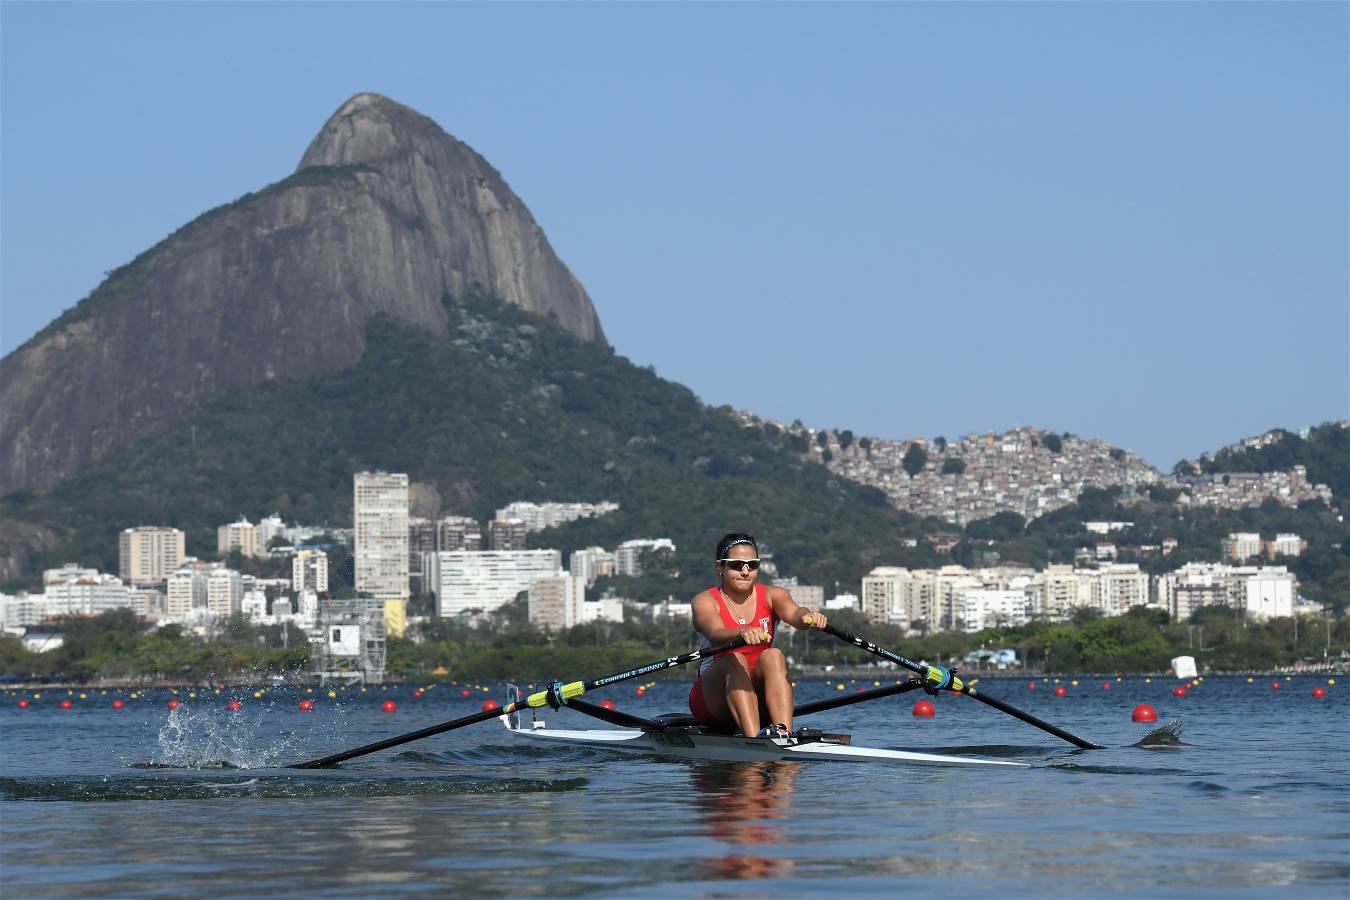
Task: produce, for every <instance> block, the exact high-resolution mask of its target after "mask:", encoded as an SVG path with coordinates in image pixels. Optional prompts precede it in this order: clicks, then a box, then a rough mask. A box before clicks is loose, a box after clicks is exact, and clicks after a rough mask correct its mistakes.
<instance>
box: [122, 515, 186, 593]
mask: <svg viewBox="0 0 1350 900" xmlns="http://www.w3.org/2000/svg"><path fill="white" fill-rule="evenodd" d="M186 555H187V554H186V545H185V542H184V539H183V532H182V531H180V530H178V529H177V528H161V527H159V526H157V525H141V526H138V527H136V528H127V529H124V530H123V531H122V533H121V534H119V535H118V536H117V563H118V565H117V574H118V575H120V576H121V578H122V581H123V582H125V583H126V584H131V585H145V584H161V583H163V582H164V581H165V579H167V578H168V577H169V573H171V572H173V571H174V570H175V569H177V568H178V567H179V566H181V565H182V564H183V560H184V558H185V557H186Z"/></svg>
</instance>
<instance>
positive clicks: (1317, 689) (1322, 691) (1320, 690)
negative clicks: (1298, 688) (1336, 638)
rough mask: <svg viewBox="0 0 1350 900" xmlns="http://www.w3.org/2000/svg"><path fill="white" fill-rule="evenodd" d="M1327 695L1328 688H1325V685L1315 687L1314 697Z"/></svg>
mask: <svg viewBox="0 0 1350 900" xmlns="http://www.w3.org/2000/svg"><path fill="white" fill-rule="evenodd" d="M1326 695H1327V689H1326V688H1324V687H1315V688H1313V696H1314V697H1318V698H1321V697H1325V696H1326Z"/></svg>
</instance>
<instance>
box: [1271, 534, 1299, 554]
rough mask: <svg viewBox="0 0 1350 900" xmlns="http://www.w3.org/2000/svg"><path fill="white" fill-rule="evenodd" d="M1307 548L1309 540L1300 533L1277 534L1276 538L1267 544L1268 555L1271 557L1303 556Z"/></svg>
mask: <svg viewBox="0 0 1350 900" xmlns="http://www.w3.org/2000/svg"><path fill="white" fill-rule="evenodd" d="M1307 549H1308V542H1307V541H1305V540H1304V539H1303V538H1301V537H1299V536H1298V535H1296V534H1277V535H1275V540H1273V541H1270V542H1268V543H1267V544H1266V556H1267V557H1268V558H1270V559H1274V558H1275V557H1277V556H1302V555H1303V551H1304V550H1307Z"/></svg>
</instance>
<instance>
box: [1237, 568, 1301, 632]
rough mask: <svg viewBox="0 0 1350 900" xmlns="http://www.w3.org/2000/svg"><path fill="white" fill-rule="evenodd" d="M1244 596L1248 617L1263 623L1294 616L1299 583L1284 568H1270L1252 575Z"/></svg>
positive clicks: (1246, 585)
mask: <svg viewBox="0 0 1350 900" xmlns="http://www.w3.org/2000/svg"><path fill="white" fill-rule="evenodd" d="M1243 587H1244V588H1245V590H1244V591H1243V594H1242V600H1243V605H1244V609H1245V610H1246V616H1247V618H1249V619H1252V620H1253V621H1258V622H1263V621H1265V620H1267V619H1278V618H1281V617H1287V616H1292V615H1293V614H1294V597H1295V595H1296V594H1297V590H1296V588H1297V581H1296V580H1295V578H1294V576H1293V574H1292V573H1291V572H1289V571H1288V570H1286V569H1285V568H1284V566H1270V567H1267V568H1263V569H1260V570H1259V571H1257V572H1256V573H1254V574H1252V575H1250V576H1248V577H1247V579H1246V583H1245V584H1244V585H1243Z"/></svg>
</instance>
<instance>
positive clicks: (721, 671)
mask: <svg viewBox="0 0 1350 900" xmlns="http://www.w3.org/2000/svg"><path fill="white" fill-rule="evenodd" d="M716 559H717V572H718V574H719V575H720V576H721V583H720V584H719V585H718V587H712V588H708V589H707V590H706V591H704V592H703V593H701V594H699V595H698V596H697V597H695V598H694V603H693V607H694V627H695V628H696V629H698V633H699V646H700V647H702V648H705V649H706V648H710V647H715V646H717V645H719V644H725V643H728V642H730V641H734V640H735V639H736V638H737V636H739V637H741V638H743V639H744V640H745V644H746V646H744V647H738V648H737V649H735V650H730V651H727V652H725V653H719V654H718V655H717V656H716V657H715V658H714V657H710V658H707V659H704V660H702V661H701V662H700V663H699V670H698V678H697V679H695V681H694V687H693V689H692V690H690V692H689V711H690V712H691V713H693V715H694V718H696V719H698V720H699V722H701V723H703V724H704V725H707V726H708V727H710V728H720V729H725V730H728V731H731V730H738V731H739V733H740V734H753V735H757V736H759V737H787V736H789V735H790V734H791V733H792V685H791V684H790V683H789V682H788V671H787V660H786V659H785V658H784V657H783V651H782V650H779V649H778V648H777V647H773V646H770V645H771V644H772V643H773V638H774V631H775V629H776V627H777V625H778V623H779V622H780V621H782V622H787V623H788V624H789V625H791V626H793V627H794V628H824V627H825V616H824V615H822V614H821V613H819V612H813V611H811V610H809V609H803V608H802V607H800V606H798V605H797V603H796V601H794V600H793V599H792V595H791V594H789V593H788V592H787V591H786V590H784V589H783V588H780V587H766V586H764V585H762V584H756V583H755V580H756V579H757V578H758V577H759V546H758V545H757V544H756V543H755V539H754V538H753V537H752V536H750V535H748V534H744V533H742V532H733V533H732V534H728V535H726V536H725V537H723V538H722V540H720V541H718V542H717V557H716ZM763 723H769V724H768V725H767V726H766V727H765V728H763V729H761V728H760V725H761V724H763Z"/></svg>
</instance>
